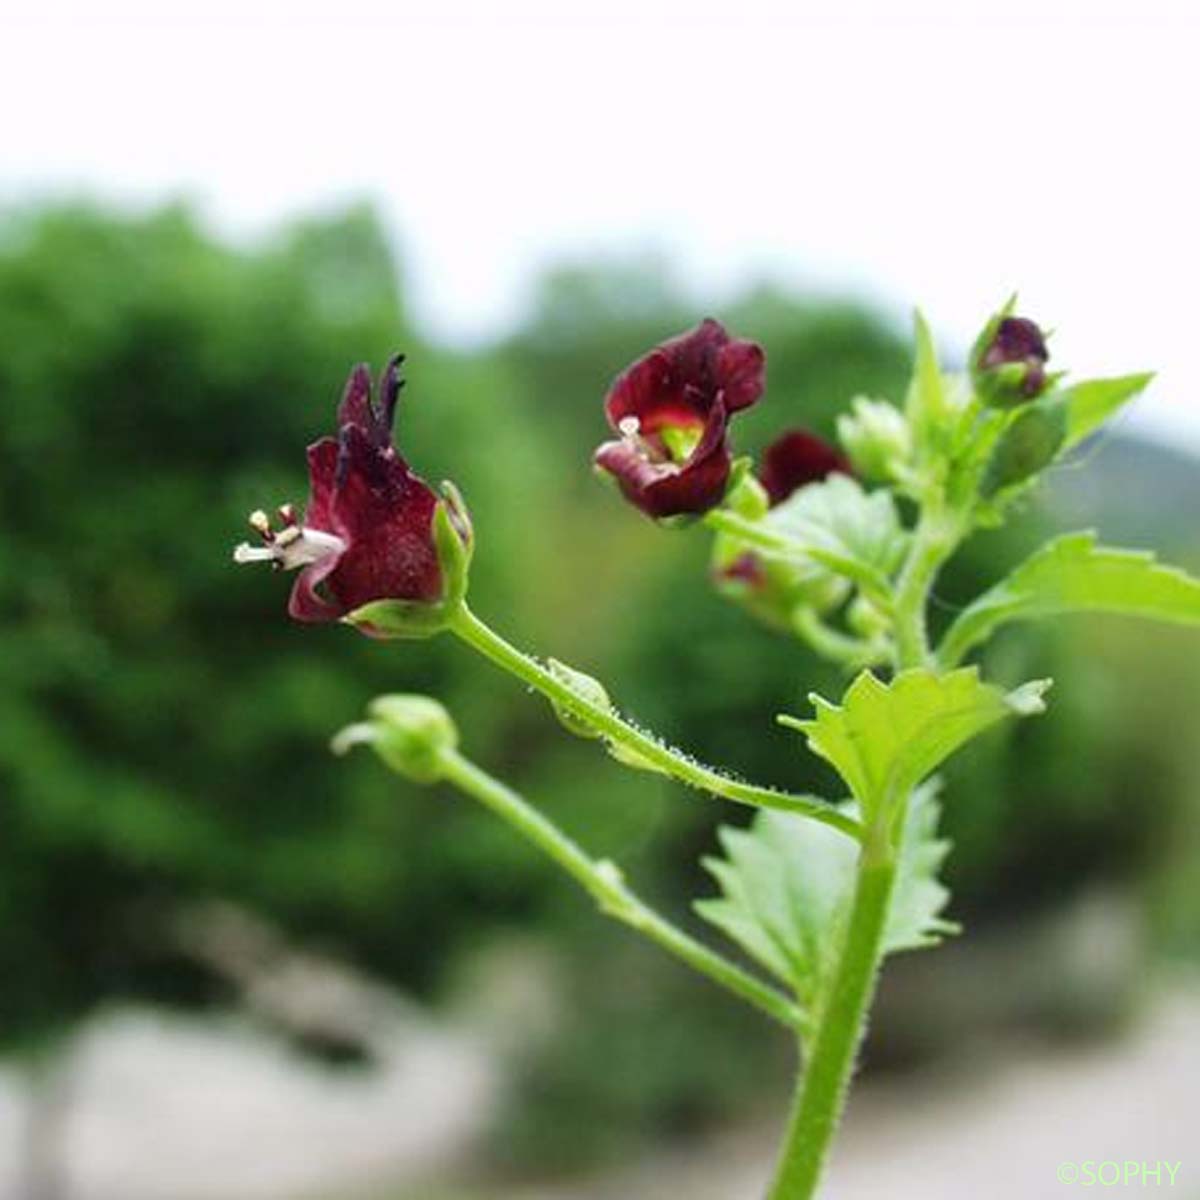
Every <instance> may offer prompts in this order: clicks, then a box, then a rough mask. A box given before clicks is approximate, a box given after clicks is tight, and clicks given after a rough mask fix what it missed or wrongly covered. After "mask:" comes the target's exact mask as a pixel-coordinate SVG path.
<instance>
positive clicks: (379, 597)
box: [233, 355, 471, 634]
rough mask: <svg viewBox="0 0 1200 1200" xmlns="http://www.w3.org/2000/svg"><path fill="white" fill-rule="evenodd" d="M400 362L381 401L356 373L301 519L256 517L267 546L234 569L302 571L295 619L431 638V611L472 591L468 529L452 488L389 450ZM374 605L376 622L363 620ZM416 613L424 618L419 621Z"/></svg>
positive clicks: (312, 455)
mask: <svg viewBox="0 0 1200 1200" xmlns="http://www.w3.org/2000/svg"><path fill="white" fill-rule="evenodd" d="M402 361H403V355H397V356H396V357H394V358H393V359H392V360H391V362H389V363H388V365H387V367H386V368H385V370H384V372H383V374H382V376H381V377H380V381H379V398H378V402H377V401H376V400H375V398H373V397H372V394H371V390H372V389H371V377H370V374H369V372H368V370H367V368H366V367H365V366H362V365H360V366H358V367H355V369H354V370H353V371H352V372H351V374H350V379H349V381H348V382H347V384H346V390H345V393H344V395H343V397H342V402H341V404H340V406H339V408H338V436H337V438H336V439H335V438H322V439H321V440H320V441H318V442H315V443H313V445H311V446H310V447H309V448H308V469H309V480H310V488H311V490H310V495H309V501H308V506H307V508H306V509H305V513H304V519H303V521H301V520H299V519H298V517H297V514H296V511H295V509H293V508H292V506H291V505H290V504H289V505H284V506H282V507H281V508H280V509H279V520H280V527H279V528H278V529H276V528H274V526H273V525H272V522H271V520H270V518H269V517H268V516H267V514H266V513H265V512H262V511H261V510H259V511H255V512H253V513H251V514H250V518H249V520H250V527H251V528H252V529H253V530H254V531H255V532H256V533H257V534H258V535H259V538H260V542H261V544H260V545H257V546H254V545H251V544H250V543H248V542H243V543H242V544H241V545H239V546H238V547H237V548H236V549H235V550H234V552H233V557H234V561H235V562H239V563H256V562H265V563H270V564H271V565H272V566H274V567H276V568H282V569H283V570H286V571H292V570H298V571H299V572H300V574H299V576H298V577H297V579H296V582H295V585H294V586H293V588H292V595H291V599H290V601H289V602H288V611H289V612H290V613H291V615H292V616H293V617H295V618H296V619H297V620H300V621H335V620H339V619H342V618H347V619H349V620H351V621H353V622H354V623H355V624H356V625H358V626H359V627H360V628H362V629H363V630H364V631H365V632H367V633H373V634H389V633H396V634H405V633H408V632H411V631H412V630H411V629H410V628H409V627H413V628H414V629H419V631H420V632H429V631H432V629H433V628H434V627H435V625H436V620H430V619H429V618H430V617H431V616H432V617H436V614H435V613H433V612H432V610H435V609H439V608H440V607H441V606H442V605H443V603H444V602H446V601H447V599H448V597H449V596H450V595H451V593H461V589H462V587H464V586H465V577H464V572H465V564H466V558H467V556H468V555H469V551H470V546H471V523H470V518H469V516H468V515H467V510H466V508H465V506H464V505H463V503H462V500H461V497H460V496H459V494H458V491H457V489H455V488H454V487H453V485H450V484H445V485H443V492H442V495H441V496H440V497H439V496H438V494H437V493H435V492H434V491H433V489H432V488H430V487H429V485H428V484H427V483H426V482H425V481H424V480H423V479H421V478H420V476H418V475H416V474H414V473H413V472H412V471H411V470H410V469H409V466H408V463H407V462H405V460H404V459H403V458H402V457H401V456H400V454H399V453H397V451H396V448H395V446H394V445H393V444H392V423H393V419H394V416H395V411H396V403H397V400H398V398H399V394H400V389H401V387H402V386H403V381H402V380H401V378H400V374H399V368H400V364H401V362H402ZM451 576H453V577H451ZM368 605H369V606H370V614H369V617H364V618H361V619H360V618H359V617H357V616H356V614H357V612H358V611H359V610H362V609H364V607H365V606H368ZM389 605H390V606H391V607H388V606H389ZM397 605H399V606H400V607H399V608H397V607H396V606H397ZM414 609H416V610H425V611H424V612H423V613H419V615H418V618H417V619H415V620H414V617H413V613H414Z"/></svg>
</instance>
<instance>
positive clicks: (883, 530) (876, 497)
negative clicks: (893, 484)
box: [763, 474, 908, 594]
mask: <svg viewBox="0 0 1200 1200" xmlns="http://www.w3.org/2000/svg"><path fill="white" fill-rule="evenodd" d="M763 524H764V525H765V526H766V527H767V528H768V529H770V530H772V531H773V532H775V533H778V534H780V535H782V536H783V537H785V538H786V539H787V540H788V541H790V542H792V543H794V544H796V545H797V546H799V547H803V550H804V552H805V554H807V555H808V557H810V558H811V559H812V560H813V561H814V562H817V563H820V564H821V566H823V567H825V568H827V569H828V570H830V571H834V572H836V573H837V574H839V575H844V576H846V577H847V578H848V579H853V580H855V581H856V582H858V583H859V584H861V585H862V586H863V587H864V588H866V589H867V590H868V591H874V592H875V593H876V594H879V593H882V592H886V591H887V586H888V584H887V581H888V577H889V575H890V574H891V573H892V571H894V570H895V568H896V566H897V565H898V564H899V562H900V559H901V558H902V557H903V555H904V548H905V545H906V542H907V536H908V535H907V534H906V533H905V531H904V528H903V526H902V525H901V523H900V515H899V513H897V511H896V505H895V501H894V500H893V499H892V495H891V493H890V492H889V491H887V490H886V489H882V488H881V489H880V490H879V491H875V492H865V491H863V489H862V487H861V486H860V485H859V483H858V482H857V481H856V480H854V479H851V478H850V476H849V475H841V474H837V475H830V476H829V478H828V479H826V480H825V481H824V482H823V483H814V484H810V485H809V486H808V487H804V488H800V489H799V490H798V491H796V492H794V493H793V494H792V495H791V496H790V497H789V498H788V499H787V500H785V501H784V502H783V503H782V504H779V505H777V506H776V507H775V508H773V509H771V511H770V512H769V513H768V514H767V516H766V518H765V520H764V522H763Z"/></svg>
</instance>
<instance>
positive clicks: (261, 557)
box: [233, 542, 277, 563]
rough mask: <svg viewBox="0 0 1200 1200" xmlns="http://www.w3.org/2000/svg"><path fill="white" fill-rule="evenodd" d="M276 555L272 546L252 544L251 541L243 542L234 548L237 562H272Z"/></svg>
mask: <svg viewBox="0 0 1200 1200" xmlns="http://www.w3.org/2000/svg"><path fill="white" fill-rule="evenodd" d="M276 557H277V555H276V553H275V550H274V549H273V548H272V547H271V546H252V545H250V543H249V542H242V543H241V544H240V545H237V546H234V548H233V561H234V562H235V563H252V562H270V561H271V560H272V559H274V558H276Z"/></svg>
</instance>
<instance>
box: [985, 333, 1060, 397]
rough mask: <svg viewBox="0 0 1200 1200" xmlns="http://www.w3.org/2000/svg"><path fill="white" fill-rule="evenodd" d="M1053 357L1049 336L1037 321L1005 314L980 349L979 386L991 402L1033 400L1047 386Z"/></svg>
mask: <svg viewBox="0 0 1200 1200" xmlns="http://www.w3.org/2000/svg"><path fill="white" fill-rule="evenodd" d="M1049 358H1050V351H1049V350H1048V349H1047V348H1046V338H1045V336H1044V335H1043V333H1042V331H1041V330H1040V329H1039V328H1038V326H1037V325H1036V324H1035V323H1034V322H1033V321H1031V320H1029V319H1028V318H1027V317H1004V318H1002V319H1001V320H1000V321H999V323H998V324H997V325H996V327H995V330H994V331H992V330H988V331H987V336H986V338H985V341H984V344H983V345H982V347H980V348H979V349H978V350H977V357H976V360H975V363H974V367H975V379H976V386H977V387H979V388H980V390H981V391H982V392H983V393H984V395H985V398H986V399H988V400H989V401H990V402H991V403H995V404H1014V403H1020V402H1021V401H1023V400H1032V399H1033V398H1034V397H1036V396H1040V395H1041V394H1042V392H1043V391H1044V390H1045V388H1046V383H1047V379H1046V363H1047V362H1048V361H1049Z"/></svg>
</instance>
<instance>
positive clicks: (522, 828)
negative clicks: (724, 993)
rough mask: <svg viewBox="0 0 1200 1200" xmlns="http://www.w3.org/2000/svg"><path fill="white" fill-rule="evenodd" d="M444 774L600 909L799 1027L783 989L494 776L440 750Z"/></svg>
mask: <svg viewBox="0 0 1200 1200" xmlns="http://www.w3.org/2000/svg"><path fill="white" fill-rule="evenodd" d="M438 761H439V765H440V767H441V775H442V778H443V779H445V780H446V781H447V782H448V783H452V784H454V786H455V787H457V788H458V789H459V790H460V791H463V792H465V793H466V794H467V795H468V796H472V797H474V798H475V799H476V800H479V801H480V802H481V803H483V804H484V805H486V806H487V807H488V808H490V809H491V810H492V812H494V813H495V814H496V815H497V816H498V817H500V818H501V819H502V820H504V821H506V822H507V823H508V824H509V825H510V826H511V827H512V828H513V829H515V830H516V831H517V833H519V834H520V835H521V836H522V837H523V838H525V839H526V840H527V841H529V842H531V843H533V845H535V846H536V847H537V848H538V849H539V850H541V851H542V852H543V853H544V854H545V855H547V856H548V857H549V858H550V859H552V860H553V861H554V862H555V863H557V864H558V865H559V866H560V867H561V868H562V869H563V870H564V871H566V872H567V874H569V875H571V876H572V877H573V878H574V879H575V880H576V881H577V882H578V883H579V884H580V885H581V886H582V887H583V888H584V889H585V890H586V891H587V892H588V893H589V894H590V895H591V897H592V898H593V899H594V900H595V901H596V903H597V904H598V905H599V906H600V908H601V910H602V911H603V912H605V913H607V914H608V915H609V916H611V917H615V918H616V919H617V920H618V921H622V922H623V923H624V924H626V925H628V926H630V927H631V928H632V929H635V930H637V931H638V932H639V933H641V934H643V935H644V936H646V937H648V938H649V939H650V940H651V941H652V942H657V943H658V945H659V946H661V947H662V948H663V949H664V950H666V951H667V952H668V953H669V954H672V955H674V956H675V957H676V958H678V959H681V960H682V961H683V962H685V963H687V965H688V966H690V967H692V968H693V969H694V970H696V971H699V972H700V973H701V974H702V975H707V976H708V978H709V979H711V980H712V981H713V982H714V983H716V984H719V985H720V986H721V987H723V988H726V989H727V990H728V991H731V992H733V993H734V994H735V995H737V996H740V997H741V998H742V999H743V1000H745V1001H747V1002H749V1003H750V1004H753V1005H754V1006H755V1008H758V1009H761V1010H762V1011H763V1012H765V1013H766V1014H767V1015H768V1016H770V1017H773V1018H774V1019H775V1020H776V1021H779V1022H781V1023H782V1024H784V1025H787V1026H788V1027H789V1028H791V1029H793V1030H796V1029H800V1028H801V1027H802V1026H803V1016H802V1014H801V1012H800V1010H799V1009H798V1008H797V1007H796V1005H795V1004H793V1003H792V1001H791V1000H789V999H788V997H787V996H785V995H784V994H783V993H782V992H780V991H777V990H776V989H775V988H773V987H771V986H770V985H769V984H766V983H763V982H762V981H761V980H758V979H756V978H755V977H754V976H753V975H751V974H749V973H748V972H746V971H743V970H742V968H741V967H739V966H737V965H736V964H735V963H732V962H730V961H729V960H728V959H726V958H723V957H722V956H721V955H720V954H717V953H716V952H715V951H713V950H710V949H709V948H708V947H707V946H705V945H703V944H702V943H700V942H698V941H696V940H695V938H692V937H689V936H688V934H686V933H684V932H683V930H682V929H678V928H676V926H674V925H672V924H671V922H670V921H668V920H666V919H665V918H664V917H662V916H660V915H659V914H658V913H656V912H655V911H654V909H652V908H651V907H650V906H649V905H647V904H646V903H644V902H643V901H642V900H640V899H639V898H638V897H637V896H636V895H634V893H633V892H631V891H630V890H629V888H628V887H627V886H626V885H625V881H624V879H623V877H622V875H621V872H620V869H619V868H618V867H617V866H616V864H615V863H612V862H608V861H607V860H601V861H596V860H595V859H593V858H592V857H591V856H590V855H588V854H587V853H586V852H585V851H584V850H583V849H581V848H580V846H578V845H577V844H576V843H575V842H574V841H572V840H571V839H570V838H569V837H567V835H566V834H565V833H563V832H562V830H560V829H559V828H558V827H557V826H556V825H554V824H553V823H552V822H551V821H549V820H547V819H546V818H545V817H544V816H543V815H542V814H541V813H540V812H538V810H537V809H536V808H534V807H533V806H532V805H531V804H529V803H528V802H527V801H526V800H525V799H524V798H523V797H522V796H520V795H518V794H517V793H516V792H514V791H513V790H512V788H510V787H506V786H505V785H504V784H503V783H501V782H500V781H499V780H498V779H494V778H493V777H492V776H491V775H489V774H488V773H487V772H486V771H483V770H481V769H480V768H479V767H477V766H476V765H475V764H474V763H472V762H471V761H470V760H469V759H466V758H464V757H463V756H462V755H461V754H459V753H458V752H457V751H455V750H442V751H441V752H440V753H439V755H438Z"/></svg>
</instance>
